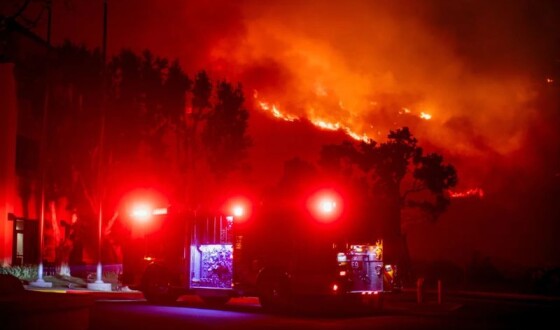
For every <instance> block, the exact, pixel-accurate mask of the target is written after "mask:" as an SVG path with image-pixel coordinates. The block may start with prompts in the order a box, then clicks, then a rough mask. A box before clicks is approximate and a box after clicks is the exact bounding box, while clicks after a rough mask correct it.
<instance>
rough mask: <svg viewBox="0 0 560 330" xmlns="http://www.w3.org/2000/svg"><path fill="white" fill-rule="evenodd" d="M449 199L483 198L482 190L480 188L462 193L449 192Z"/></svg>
mask: <svg viewBox="0 0 560 330" xmlns="http://www.w3.org/2000/svg"><path fill="white" fill-rule="evenodd" d="M449 197H451V198H467V197H478V198H483V197H484V190H482V188H471V189H467V190H464V191H451V190H450V191H449Z"/></svg>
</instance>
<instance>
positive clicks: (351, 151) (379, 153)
mask: <svg viewBox="0 0 560 330" xmlns="http://www.w3.org/2000/svg"><path fill="white" fill-rule="evenodd" d="M320 163H321V164H322V166H323V167H324V168H326V169H329V170H330V171H335V172H336V171H338V172H340V173H343V175H345V176H354V177H358V178H361V179H362V180H364V181H366V182H367V183H368V185H369V187H370V191H371V195H370V197H371V198H372V199H377V200H381V201H382V203H381V205H383V206H384V211H385V212H384V219H383V221H382V223H383V224H382V230H381V232H382V235H383V239H384V241H385V246H386V249H385V259H386V261H387V262H389V263H396V264H399V265H401V267H404V268H406V267H407V266H408V251H407V248H406V238H405V236H404V233H403V230H402V227H403V225H404V223H403V219H404V217H405V215H408V216H409V215H411V213H410V212H409V211H410V210H416V211H420V212H415V213H412V216H413V217H415V218H416V219H419V218H421V217H422V216H427V217H425V218H427V219H430V220H433V221H435V220H436V219H437V218H438V217H439V215H440V214H441V213H442V212H444V211H445V210H446V208H447V206H448V205H449V195H448V194H447V190H448V189H449V188H451V187H454V186H455V185H456V184H457V174H456V171H455V168H454V167H453V166H452V165H448V164H444V163H443V157H442V156H441V155H438V154H435V153H429V154H426V155H424V153H423V150H422V148H420V147H419V146H418V145H417V139H416V138H415V137H414V136H413V135H412V134H411V133H410V131H409V129H408V128H407V127H404V128H401V129H397V130H395V131H390V133H389V135H388V139H387V141H386V142H383V143H380V144H377V143H376V142H375V141H370V142H363V141H362V142H359V143H353V142H349V141H346V142H343V143H341V144H340V145H327V146H324V147H323V149H322V151H321V160H320ZM378 205H379V203H378ZM403 270H404V269H403Z"/></svg>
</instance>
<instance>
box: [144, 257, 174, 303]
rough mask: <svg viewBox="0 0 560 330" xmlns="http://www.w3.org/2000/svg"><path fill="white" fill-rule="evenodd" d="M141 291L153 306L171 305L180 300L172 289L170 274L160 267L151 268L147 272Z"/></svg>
mask: <svg viewBox="0 0 560 330" xmlns="http://www.w3.org/2000/svg"><path fill="white" fill-rule="evenodd" d="M141 289H142V292H143V293H144V297H145V298H146V300H147V301H148V302H149V303H151V304H170V303H173V302H175V301H177V298H179V296H178V295H177V294H176V293H174V292H173V291H172V289H171V283H170V276H169V274H168V272H167V271H166V270H165V268H163V267H160V266H151V267H149V268H148V269H147V270H146V272H145V273H144V276H143V277H142V285H141Z"/></svg>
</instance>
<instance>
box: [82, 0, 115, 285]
mask: <svg viewBox="0 0 560 330" xmlns="http://www.w3.org/2000/svg"><path fill="white" fill-rule="evenodd" d="M101 52H102V53H101V55H102V56H103V69H102V70H103V71H102V73H101V79H102V80H101V93H102V94H103V95H102V98H103V99H102V104H101V127H100V132H99V165H98V168H97V183H98V189H97V190H98V195H99V214H98V219H97V222H98V223H97V276H96V279H95V282H94V283H88V285H87V287H88V289H90V290H96V291H111V283H105V282H103V265H102V264H101V241H102V239H103V195H104V193H105V181H104V179H103V177H104V175H103V144H104V143H105V114H106V112H107V110H106V108H107V85H106V69H105V67H106V60H107V59H106V58H107V0H103V41H102V47H101Z"/></svg>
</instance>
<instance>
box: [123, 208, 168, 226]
mask: <svg viewBox="0 0 560 330" xmlns="http://www.w3.org/2000/svg"><path fill="white" fill-rule="evenodd" d="M165 214H167V208H163V207H162V208H155V209H154V208H152V207H151V206H149V205H147V204H137V205H135V206H134V207H133V208H132V211H131V212H130V216H131V217H132V218H133V219H135V220H137V221H139V222H146V221H148V220H149V219H150V218H151V217H152V216H154V215H165Z"/></svg>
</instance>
